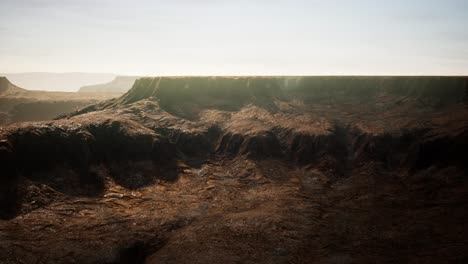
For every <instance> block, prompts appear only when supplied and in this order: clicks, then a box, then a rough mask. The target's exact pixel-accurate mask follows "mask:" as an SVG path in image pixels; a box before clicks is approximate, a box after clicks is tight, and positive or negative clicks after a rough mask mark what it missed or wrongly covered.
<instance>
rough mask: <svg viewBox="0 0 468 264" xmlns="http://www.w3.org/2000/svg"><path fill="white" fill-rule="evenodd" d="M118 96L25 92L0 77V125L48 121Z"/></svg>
mask: <svg viewBox="0 0 468 264" xmlns="http://www.w3.org/2000/svg"><path fill="white" fill-rule="evenodd" d="M120 95H121V94H119V93H76V92H49V91H37V90H26V89H23V88H20V87H18V86H16V85H14V84H12V83H11V82H10V81H9V80H8V79H7V78H5V77H0V125H4V124H9V123H14V122H21V121H40V120H50V119H53V118H55V117H57V116H58V115H61V114H64V113H67V112H71V111H73V110H75V109H77V108H80V107H84V106H86V105H90V104H95V103H97V102H99V101H102V100H107V99H110V98H113V97H117V96H120Z"/></svg>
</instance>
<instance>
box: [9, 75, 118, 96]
mask: <svg viewBox="0 0 468 264" xmlns="http://www.w3.org/2000/svg"><path fill="white" fill-rule="evenodd" d="M0 76H5V77H7V78H8V79H9V80H10V81H11V82H12V83H14V84H16V85H17V86H19V87H23V88H25V89H28V90H44V91H64V92H76V91H78V89H80V88H81V87H82V86H88V85H93V84H99V83H106V82H110V81H112V80H113V79H114V78H115V77H116V76H117V75H115V74H113V73H81V72H71V73H48V72H26V73H0Z"/></svg>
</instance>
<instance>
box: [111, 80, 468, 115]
mask: <svg viewBox="0 0 468 264" xmlns="http://www.w3.org/2000/svg"><path fill="white" fill-rule="evenodd" d="M467 90H468V77H432V76H427V77H426V76H423V77H418V76H392V77H383V76H303V77H294V76H291V77H219V76H218V77H155V78H142V79H138V80H137V81H136V82H135V84H134V86H133V88H132V89H131V90H130V91H129V92H128V93H126V94H125V95H124V96H123V97H122V98H120V99H119V100H118V101H119V103H123V104H129V103H134V102H136V101H139V100H142V99H146V98H150V97H154V98H155V99H156V100H157V101H159V102H160V104H161V105H162V106H169V105H171V104H174V103H179V102H187V101H190V102H191V103H194V104H206V105H207V106H220V107H228V108H229V107H239V106H241V105H244V104H246V103H251V102H252V101H262V100H265V99H266V100H270V99H273V98H276V99H284V98H286V97H297V98H299V99H304V100H311V99H313V100H320V99H327V100H328V99H332V100H337V101H341V100H346V99H352V98H356V97H357V98H359V99H361V100H367V99H373V98H375V97H376V96H379V95H382V94H387V95H393V96H405V97H413V98H419V99H428V100H437V101H440V102H442V103H454V102H459V101H461V100H462V98H463V97H464V96H466V93H467Z"/></svg>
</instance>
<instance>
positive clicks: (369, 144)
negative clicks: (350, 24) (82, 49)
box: [0, 76, 468, 263]
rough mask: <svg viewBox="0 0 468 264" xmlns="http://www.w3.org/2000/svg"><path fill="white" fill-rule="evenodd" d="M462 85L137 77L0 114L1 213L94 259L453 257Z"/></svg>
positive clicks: (449, 81)
mask: <svg viewBox="0 0 468 264" xmlns="http://www.w3.org/2000/svg"><path fill="white" fill-rule="evenodd" d="M467 87H468V79H467V78H466V77H353V76H348V77H346V76H344V77H338V76H337V77H157V78H142V79H139V80H137V81H136V82H135V84H134V86H133V88H132V89H131V90H129V91H128V92H127V93H126V94H124V95H123V96H121V97H119V98H115V99H111V100H107V101H104V102H101V103H98V104H95V105H92V106H88V107H85V108H82V109H80V110H77V111H74V112H72V113H70V114H67V115H64V116H62V117H61V118H59V119H57V120H54V121H50V122H36V123H21V124H14V125H9V126H4V127H1V128H0V140H1V144H0V158H1V160H2V161H5V164H8V166H6V167H5V170H4V171H5V172H7V173H6V174H2V175H5V176H2V181H3V184H2V185H1V186H2V188H3V190H2V197H0V198H1V200H0V201H1V203H2V205H3V206H2V208H5V209H3V211H2V217H3V218H6V219H10V220H8V221H11V222H12V223H16V224H15V226H16V227H17V228H18V226H19V228H20V229H21V225H22V224H20V223H25V226H26V227H29V225H34V224H37V225H39V226H40V227H41V228H44V230H46V231H44V232H45V233H46V234H47V235H46V236H47V238H48V239H50V240H51V241H54V243H56V244H55V246H54V247H55V248H61V246H60V245H61V244H62V243H67V245H69V246H70V247H69V248H68V247H67V249H66V250H65V252H69V253H70V254H71V255H72V253H73V254H75V256H76V255H77V254H78V255H80V257H76V258H77V259H79V260H81V261H83V262H89V263H91V262H102V263H109V262H119V261H121V260H122V259H125V258H126V257H128V255H126V254H130V258H131V257H135V258H136V257H138V259H141V260H145V261H147V262H149V263H158V262H159V263H160V262H183V261H184V258H187V256H197V259H198V260H199V261H198V262H199V263H206V262H209V261H214V260H219V259H222V260H223V261H224V262H236V261H247V260H248V261H252V262H265V263H271V262H281V261H283V262H287V261H291V262H293V261H298V262H313V261H316V262H319V263H320V262H324V263H327V262H328V263H330V262H332V263H333V262H339V261H341V260H342V262H344V263H347V262H353V261H355V262H360V263H371V262H375V261H377V262H386V261H388V262H392V261H396V262H401V261H403V262H405V261H407V262H411V261H416V262H418V261H421V260H423V262H424V261H425V260H427V261H432V262H440V263H442V262H444V260H446V256H449V255H450V256H452V257H451V260H453V261H458V260H460V259H463V258H466V255H465V254H463V253H460V252H463V250H464V249H466V240H465V239H464V237H465V236H460V235H459V234H467V232H466V229H464V228H463V227H462V225H460V223H463V222H464V221H465V220H468V215H467V214H466V212H465V210H463V206H464V205H466V204H465V203H466V202H465V201H466V193H468V192H467V190H468V189H467V188H468V181H467V180H466V179H467V178H466V175H468V172H467V164H468V160H467V157H468V155H467V154H468V153H467V152H466V150H467V147H468V119H467V116H468V110H467V106H466V100H465V99H464V98H465V97H464V96H465V95H466V92H467ZM83 197H85V198H86V200H83V199H84V198H83ZM64 201H67V202H66V203H65V202H64ZM75 202H76V204H75ZM80 203H83V204H80ZM156 207H157V210H156V209H155V208H156ZM98 208H101V209H98ZM102 208H106V209H105V211H106V212H107V213H106V214H104V215H103V213H102V210H103V209H102ZM50 210H68V211H67V212H70V214H69V215H67V216H66V218H67V219H69V221H71V225H72V226H75V227H76V228H78V229H79V230H80V231H79V232H80V233H85V234H86V237H88V238H92V239H93V240H96V241H99V242H100V243H101V244H99V245H97V246H96V245H95V246H89V245H81V244H80V245H78V244H76V243H75V242H73V241H72V240H69V239H67V238H64V237H63V238H62V237H52V236H51V234H52V231H50V232H49V231H47V230H48V229H47V227H44V225H46V223H48V221H52V222H51V223H49V224H50V225H51V226H52V229H53V230H56V229H60V227H59V222H60V217H58V213H57V214H56V213H52V214H50ZM81 210H82V211H83V213H81V212H82V211H81ZM60 212H61V211H60ZM78 212H80V213H78ZM153 212H154V213H153ZM41 213H47V214H48V215H52V218H51V219H53V220H46V219H44V218H43V217H41ZM81 214H84V215H86V214H89V216H90V219H91V220H90V219H88V218H86V217H83V218H80V217H81ZM108 214H109V215H110V216H109V215H108ZM117 215H118V217H117V219H118V220H115V219H114V218H116V217H115V216H117ZM449 215H454V217H450V216H449ZM32 216H34V218H31V217H32ZM55 216H57V218H55ZM23 217H24V219H26V220H21V219H23ZM36 218H38V219H41V220H40V223H38V222H36V221H37V220H35V219H36ZM54 219H55V220H54ZM120 219H123V220H120ZM23 221H24V222H23ZM42 221H43V222H42ZM86 223H93V226H95V228H96V229H95V230H96V231H95V232H97V233H94V231H93V229H90V230H88V229H86V228H85V226H86V225H87V224H86ZM414 223H416V224H414ZM21 230H23V229H21ZM28 230H29V229H28ZM119 231H120V232H121V233H122V237H123V239H122V240H119V241H120V242H121V243H126V244H125V245H120V244H118V243H117V244H116V243H115V241H113V238H114V237H115V236H113V233H114V232H119ZM23 232H24V234H29V232H30V231H27V230H26V229H25V230H24V231H23ZM77 232H78V231H77ZM100 234H101V235H100ZM154 234H157V235H154ZM10 236H11V237H13V238H15V239H24V238H23V237H22V236H21V234H20V235H16V234H10ZM426 238H428V239H426ZM429 238H432V239H436V240H437V241H438V242H437V243H436V244H437V245H441V246H440V249H439V250H434V247H435V245H436V244H435V242H434V241H435V240H434V241H433V240H431V239H429ZM209 241H218V242H219V241H222V243H218V242H216V243H215V242H209ZM356 241H358V242H359V243H357V242H356ZM31 243H32V242H31ZM215 244H216V245H227V246H216V245H215ZM27 245H28V246H27V247H29V246H30V245H33V244H27ZM111 245H112V246H111ZM247 245H254V248H256V249H257V250H256V251H255V252H251V248H249V247H248V246H247ZM1 246H2V245H1V244H0V248H1ZM8 246H11V245H10V244H6V245H5V247H4V248H8ZM31 247H32V246H31ZM108 247H111V248H113V249H112V250H111V251H106V250H107V249H106V248H108ZM114 247H115V248H114ZM39 248H43V249H44V250H45V249H46V245H43V246H39ZM409 248H411V250H408V249H409ZM249 250H250V251H249ZM23 251H24V250H22V249H20V248H18V249H15V251H14V254H13V255H15V254H20V253H21V252H23ZM39 251H40V250H39ZM40 252H42V251H40ZM128 252H133V253H128ZM197 252H198V253H197ZM199 252H208V253H207V254H206V255H200V253H199ZM246 252H247V253H246ZM311 252H312V253H311ZM369 252H370V253H369ZM23 253H24V252H23ZM24 254H29V255H28V256H29V257H30V258H34V256H33V255H31V254H30V253H24ZM64 254H65V253H64ZM132 254H133V255H132ZM52 255H53V256H54V257H55V258H54V257H51V259H53V260H54V261H53V262H60V261H62V262H67V261H68V260H70V257H68V255H62V254H61V253H54V254H52ZM123 255H126V257H124V256H123ZM239 256H240V257H239ZM188 259H190V260H193V258H192V257H190V258H188ZM348 260H349V261H348Z"/></svg>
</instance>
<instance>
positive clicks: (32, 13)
mask: <svg viewBox="0 0 468 264" xmlns="http://www.w3.org/2000/svg"><path fill="white" fill-rule="evenodd" d="M0 43H1V44H0V72H29V71H41V72H113V73H118V74H132V75H249V74H250V75H257V74H260V75H278V74H281V75H303V74H306V75H323V74H349V75H354V74H361V75H365V74H371V75H375V74H377V75H401V74H404V75H408V74H409V75H413V74H424V75H457V74H458V75H459V74H463V75H467V74H468V1H467V0H465V1H460V0H444V1H443V0H439V1H431V0H413V1H411V0H394V1H383V0H382V1H377V0H373V1H371V0H368V1H346V0H342V1H339V0H334V1H325V0H324V1H312V0H309V1H305V0H284V1H279V0H278V1H275V0H269V1H254V0H250V1H244V0H238V1H222V0H220V1H215V0H199V1H196V0H172V1H157V0H153V1H150V0H140V1H138V0H136V1H135V0H134V1H118V0H76V1H72V0H0Z"/></svg>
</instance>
